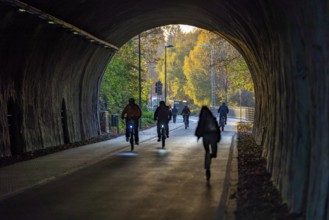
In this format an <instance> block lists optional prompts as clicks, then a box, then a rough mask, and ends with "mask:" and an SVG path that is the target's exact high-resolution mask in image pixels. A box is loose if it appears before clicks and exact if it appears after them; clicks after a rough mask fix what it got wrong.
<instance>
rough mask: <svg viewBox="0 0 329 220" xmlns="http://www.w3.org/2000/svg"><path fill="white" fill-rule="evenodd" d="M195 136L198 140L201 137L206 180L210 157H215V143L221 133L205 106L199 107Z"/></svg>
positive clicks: (208, 177) (208, 174) (208, 175)
mask: <svg viewBox="0 0 329 220" xmlns="http://www.w3.org/2000/svg"><path fill="white" fill-rule="evenodd" d="M195 136H197V138H198V140H199V139H200V137H202V138H203V147H204V150H205V169H206V177H207V181H209V180H210V164H211V158H216V157H217V143H218V142H219V141H220V140H221V134H220V129H219V126H218V123H217V120H216V118H215V117H214V116H213V114H212V113H211V111H210V110H209V108H208V107H207V106H203V107H202V108H201V111H200V115H199V122H198V126H197V128H196V130H195ZM209 145H210V146H211V148H210V146H209ZM210 151H211V153H210Z"/></svg>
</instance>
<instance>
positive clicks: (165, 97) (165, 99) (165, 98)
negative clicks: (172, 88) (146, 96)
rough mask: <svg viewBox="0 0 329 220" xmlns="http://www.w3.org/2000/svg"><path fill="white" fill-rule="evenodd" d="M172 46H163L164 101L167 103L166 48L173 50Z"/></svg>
mask: <svg viewBox="0 0 329 220" xmlns="http://www.w3.org/2000/svg"><path fill="white" fill-rule="evenodd" d="M173 47H174V46H173V45H171V44H170V45H166V46H165V59H164V76H165V82H164V83H165V91H164V92H165V96H164V101H165V103H167V48H173Z"/></svg>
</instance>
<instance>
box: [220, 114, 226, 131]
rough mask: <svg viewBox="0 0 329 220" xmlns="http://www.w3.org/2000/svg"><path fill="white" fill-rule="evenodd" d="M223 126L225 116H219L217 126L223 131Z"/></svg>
mask: <svg viewBox="0 0 329 220" xmlns="http://www.w3.org/2000/svg"><path fill="white" fill-rule="evenodd" d="M224 127H225V116H221V117H220V119H219V128H221V129H222V131H224Z"/></svg>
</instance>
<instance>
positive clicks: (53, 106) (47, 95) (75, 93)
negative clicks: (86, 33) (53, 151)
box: [0, 7, 111, 157]
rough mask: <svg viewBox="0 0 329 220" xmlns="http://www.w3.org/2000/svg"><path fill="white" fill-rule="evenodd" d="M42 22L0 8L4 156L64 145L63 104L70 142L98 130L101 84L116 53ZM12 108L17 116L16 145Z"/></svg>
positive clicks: (0, 126) (0, 127)
mask: <svg viewBox="0 0 329 220" xmlns="http://www.w3.org/2000/svg"><path fill="white" fill-rule="evenodd" d="M40 21H42V20H40V19H39V18H37V17H33V16H30V15H27V14H26V13H17V10H13V8H3V7H1V9H0V33H1V35H2V39H1V41H0V60H1V62H0V91H1V93H0V102H1V108H0V135H1V137H0V156H1V157H4V156H10V155H11V154H12V153H13V154H19V153H22V152H27V151H33V150H38V149H42V148H46V147H50V146H58V145H62V144H64V143H65V140H64V134H63V132H64V129H63V127H62V126H63V124H62V104H63V100H64V102H65V107H66V108H65V110H66V126H67V129H66V131H67V136H68V137H67V138H68V140H66V141H68V142H76V141H80V140H84V139H88V138H91V137H93V136H96V135H97V132H98V131H99V128H98V120H97V94H98V91H97V90H98V81H99V78H100V77H101V76H102V73H103V70H104V68H105V67H106V65H107V63H108V60H109V58H110V55H111V51H110V50H106V49H104V48H102V47H100V46H97V45H95V44H92V43H89V42H88V41H87V40H86V39H83V38H82V37H79V36H75V35H73V34H72V33H70V32H68V31H65V30H63V29H62V28H60V27H58V26H54V25H50V24H48V23H47V22H46V21H44V22H40ZM59 29H60V30H59ZM9 100H11V101H9ZM8 104H9V105H11V106H13V107H10V106H7V105H8ZM8 109H11V111H12V112H13V115H14V116H13V117H15V120H14V122H13V125H14V126H15V127H16V130H15V131H14V132H13V133H14V137H13V138H12V140H11V139H10V135H9V132H10V129H9V127H8ZM11 145H16V147H14V149H13V148H11Z"/></svg>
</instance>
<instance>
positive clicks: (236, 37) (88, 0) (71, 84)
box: [0, 0, 329, 219]
mask: <svg viewBox="0 0 329 220" xmlns="http://www.w3.org/2000/svg"><path fill="white" fill-rule="evenodd" d="M12 2H18V1H1V2H0V4H1V6H3V7H1V8H0V33H2V36H1V38H0V60H1V63H0V91H1V93H0V101H1V108H0V122H1V123H0V136H1V138H0V155H1V157H3V156H9V155H10V150H9V149H10V141H9V132H8V127H6V124H7V123H6V120H7V112H6V111H7V106H6V100H8V98H9V97H15V100H14V101H15V103H17V105H18V106H19V107H20V109H21V110H22V116H23V122H22V127H23V128H22V129H21V133H22V136H23V137H24V140H25V142H26V143H25V145H26V150H27V151H32V150H36V149H40V148H45V147H49V146H53V145H59V144H62V143H63V142H64V138H63V129H62V125H61V120H60V118H61V104H62V103H61V102H62V100H63V98H64V99H65V100H66V107H67V126H68V133H69V134H68V135H69V136H70V140H72V141H73V142H74V141H79V140H82V139H86V138H90V137H92V136H95V135H97V132H98V124H97V114H96V113H95V112H97V91H98V88H97V85H98V82H99V80H100V78H101V75H102V74H103V71H104V68H105V66H106V64H107V62H108V60H109V59H110V58H111V56H113V51H112V50H109V49H106V48H104V47H102V46H100V45H98V44H95V43H91V42H89V41H88V40H87V39H85V38H84V37H82V36H76V35H74V34H72V32H71V31H69V30H67V29H64V28H62V27H60V26H58V25H49V24H48V23H47V22H46V20H44V19H40V18H39V17H37V16H35V15H33V14H29V13H19V12H18V11H17V9H18V8H17V5H14V7H13V6H12V5H11V4H12ZM24 2H25V3H27V4H28V5H31V6H33V7H35V8H37V9H40V10H42V11H43V12H45V13H48V14H50V15H52V16H54V17H56V18H58V19H61V20H63V21H65V22H68V23H70V24H73V25H74V26H76V27H79V28H80V29H82V30H84V31H87V32H89V33H90V34H92V35H94V36H96V37H98V38H100V39H102V40H105V41H107V42H109V43H111V44H113V45H115V46H118V47H120V46H122V45H123V44H124V43H125V42H126V41H128V40H129V39H130V38H132V37H133V36H134V35H137V34H139V33H140V32H142V31H144V30H147V29H150V28H152V27H155V26H162V25H166V24H177V23H183V24H189V25H193V26H196V27H200V28H203V29H207V30H210V31H212V32H214V33H217V34H220V35H221V36H222V37H224V38H225V39H226V40H228V41H229V42H230V43H231V44H232V45H234V46H235V47H236V48H237V49H238V50H239V51H240V52H241V54H242V55H243V56H244V58H245V60H246V61H247V63H248V66H249V69H250V71H251V73H252V76H253V80H254V85H255V95H256V118H255V129H254V134H255V137H256V140H257V142H258V143H259V144H262V145H263V146H264V156H265V157H266V158H267V161H268V164H267V166H268V169H269V171H270V172H271V174H272V180H273V182H274V183H275V185H276V186H277V187H278V188H279V189H280V191H281V192H282V195H283V197H284V199H285V200H287V202H288V203H289V206H290V207H291V210H292V211H293V212H297V213H304V214H305V215H306V217H307V218H308V219H312V218H313V217H319V219H321V218H322V219H324V218H325V217H326V216H327V217H328V216H329V213H328V210H329V207H328V206H329V204H328V202H326V201H328V198H329V189H328V188H326V187H324V185H325V184H327V183H328V179H329V174H328V172H327V170H326V169H327V168H328V167H329V160H328V155H329V149H328V147H327V146H328V145H329V140H328V135H327V134H326V131H328V129H329V117H328V115H329V113H328V112H329V108H328V104H326V103H328V101H329V93H328V84H329V74H328V69H329V67H328V65H329V64H328V63H326V61H327V60H328V59H329V57H328V51H329V50H328V46H327V45H328V40H327V38H326V36H328V28H327V26H326V25H327V23H328V22H327V21H328V19H329V18H328V15H326V13H325V12H326V11H328V7H329V6H328V4H327V3H326V1H325V0H319V1H314V2H310V1H307V0H302V1H289V2H286V1H284V0H277V1H275V2H274V1H271V2H270V1H262V0H250V1H242V0H241V1H229V0H222V1H218V0H217V1H216V0H209V1H207V2H205V1H199V0H167V1H151V0H141V1H133V0H113V1H108V0H98V1H96V2H95V1H92V0H79V1H78V0H75V1H73V0H72V1H69V2H67V1H64V0H59V1H56V3H54V2H53V1H51V0H43V1H38V0H26V1H24ZM315 14H316V16H314V15H315ZM312 115H317V116H318V117H317V118H312ZM310 129H311V131H310ZM287 131H289V132H287ZM323 195H325V196H323ZM326 210H327V211H326Z"/></svg>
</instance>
